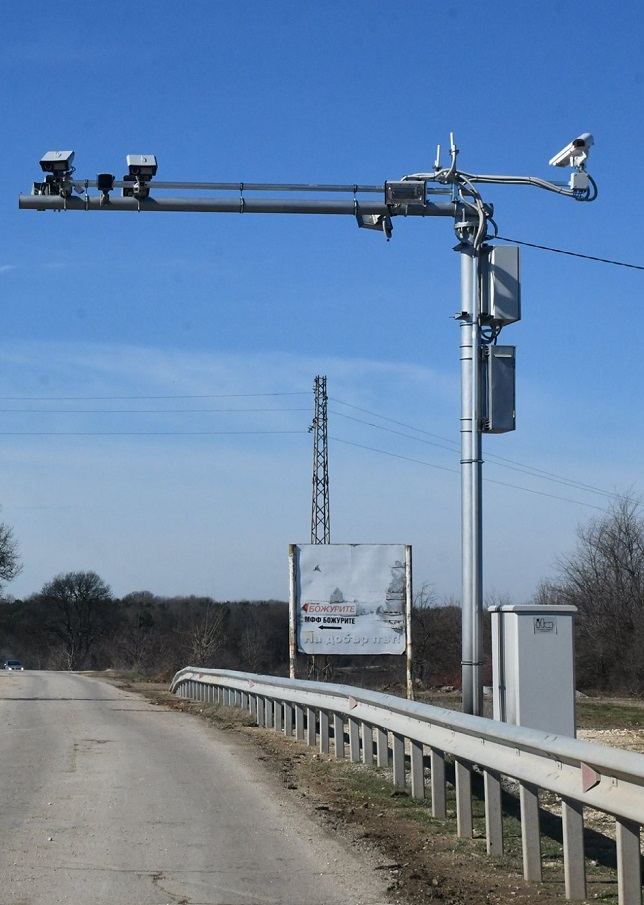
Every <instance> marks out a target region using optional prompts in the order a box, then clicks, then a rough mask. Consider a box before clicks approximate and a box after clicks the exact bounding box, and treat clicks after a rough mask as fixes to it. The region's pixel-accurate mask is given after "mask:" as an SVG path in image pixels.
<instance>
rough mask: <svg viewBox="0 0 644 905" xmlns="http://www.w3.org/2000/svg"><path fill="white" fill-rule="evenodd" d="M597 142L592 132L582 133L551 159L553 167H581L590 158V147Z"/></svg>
mask: <svg viewBox="0 0 644 905" xmlns="http://www.w3.org/2000/svg"><path fill="white" fill-rule="evenodd" d="M594 144H595V139H594V138H593V136H592V135H591V134H590V132H584V133H582V134H581V135H580V136H579V137H578V138H574V139H573V140H572V141H571V142H570V144H569V145H566V147H565V148H562V149H561V151H559V153H558V154H555V156H554V157H553V158H551V160H550V161H549V163H550V166H551V167H579V166H581V165H582V164H583V163H584V161H585V160H587V158H588V152H589V151H590V148H591V147H592V146H593V145H594Z"/></svg>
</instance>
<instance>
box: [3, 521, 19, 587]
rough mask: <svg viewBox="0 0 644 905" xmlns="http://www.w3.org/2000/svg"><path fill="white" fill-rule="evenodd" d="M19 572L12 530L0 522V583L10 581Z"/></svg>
mask: <svg viewBox="0 0 644 905" xmlns="http://www.w3.org/2000/svg"><path fill="white" fill-rule="evenodd" d="M21 572H22V563H21V562H20V555H19V551H18V542H17V541H16V539H15V537H14V536H13V529H12V528H10V527H9V525H6V524H5V523H4V522H0V582H7V581H12V580H13V579H14V578H17V576H18V575H20V573H21Z"/></svg>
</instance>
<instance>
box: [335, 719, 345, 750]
mask: <svg viewBox="0 0 644 905" xmlns="http://www.w3.org/2000/svg"><path fill="white" fill-rule="evenodd" d="M333 750H334V751H335V756H336V757H337V758H338V760H343V759H344V718H343V717H342V714H340V713H334V714H333Z"/></svg>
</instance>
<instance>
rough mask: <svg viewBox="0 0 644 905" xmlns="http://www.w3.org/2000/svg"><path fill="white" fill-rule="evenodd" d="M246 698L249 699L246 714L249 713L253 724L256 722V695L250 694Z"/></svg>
mask: <svg viewBox="0 0 644 905" xmlns="http://www.w3.org/2000/svg"><path fill="white" fill-rule="evenodd" d="M248 697H249V704H250V706H249V708H248V712H249V713H250V715H251V717H252V718H253V720H254V721H255V722H257V695H256V694H250V695H249V696H248Z"/></svg>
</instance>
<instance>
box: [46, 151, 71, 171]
mask: <svg viewBox="0 0 644 905" xmlns="http://www.w3.org/2000/svg"><path fill="white" fill-rule="evenodd" d="M73 159H74V152H73V151H47V153H46V154H44V155H43V156H42V157H41V158H40V167H41V169H42V171H43V173H68V172H69V171H70V170H71V168H72V161H73Z"/></svg>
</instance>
